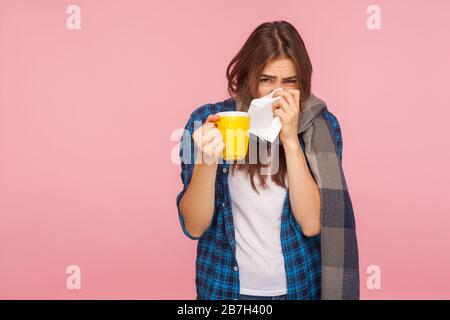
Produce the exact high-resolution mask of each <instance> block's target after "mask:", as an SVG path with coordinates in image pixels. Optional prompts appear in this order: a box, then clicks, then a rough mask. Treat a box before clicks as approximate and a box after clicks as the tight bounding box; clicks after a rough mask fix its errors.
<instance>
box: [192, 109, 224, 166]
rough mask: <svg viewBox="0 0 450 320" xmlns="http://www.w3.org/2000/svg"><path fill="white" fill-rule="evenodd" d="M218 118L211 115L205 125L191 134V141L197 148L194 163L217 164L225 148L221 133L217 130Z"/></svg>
mask: <svg viewBox="0 0 450 320" xmlns="http://www.w3.org/2000/svg"><path fill="white" fill-rule="evenodd" d="M219 118H220V117H219V116H218V115H215V114H211V115H209V116H208V118H207V119H206V121H205V123H203V125H202V126H201V127H199V128H197V129H196V130H195V131H194V133H193V134H192V139H193V140H194V143H195V145H196V146H197V148H198V151H199V152H198V153H197V158H196V163H206V164H217V160H218V158H219V157H220V156H221V154H222V151H223V149H224V148H225V143H224V139H223V136H222V133H221V132H220V131H219V129H217V126H216V123H217V122H218V121H219Z"/></svg>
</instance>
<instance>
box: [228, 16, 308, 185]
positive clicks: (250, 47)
mask: <svg viewBox="0 0 450 320" xmlns="http://www.w3.org/2000/svg"><path fill="white" fill-rule="evenodd" d="M282 57H287V58H290V59H291V60H292V61H293V63H294V65H295V66H296V69H297V75H298V79H299V81H298V82H297V83H298V85H299V87H298V89H299V90H300V95H301V101H300V105H302V102H303V101H305V100H306V99H307V98H308V97H309V95H310V93H311V75H312V65H311V61H310V59H309V55H308V52H307V51H306V47H305V44H304V42H303V40H302V38H301V37H300V34H299V33H298V32H297V30H296V29H295V28H294V26H293V25H291V24H290V23H289V22H286V21H275V22H265V23H262V24H260V25H259V26H258V27H257V28H256V29H255V30H254V31H253V32H252V33H251V34H250V36H249V37H248V39H247V41H246V42H245V43H244V45H243V47H242V48H241V50H239V52H238V53H237V54H236V56H235V57H234V58H233V59H232V60H231V62H230V63H229V65H228V67H227V71H226V75H227V79H228V92H229V94H230V95H231V96H232V97H234V98H235V101H236V106H237V105H238V104H239V105H240V106H241V111H247V110H248V107H249V105H250V102H251V100H252V99H254V98H258V86H259V78H260V76H261V73H262V72H263V70H264V67H265V66H266V64H267V63H268V62H269V61H271V60H274V59H277V58H282ZM254 143H256V146H255V145H254ZM268 146H270V143H268V142H267V143H260V140H259V138H258V139H256V140H253V139H250V146H249V148H250V149H251V150H255V151H257V158H256V159H257V163H255V164H249V161H248V158H249V156H248V154H247V157H246V158H245V163H236V164H235V165H234V166H233V172H234V170H235V169H238V170H244V171H245V172H246V173H247V175H249V176H250V181H251V184H252V187H253V189H254V190H255V191H256V192H257V193H259V192H258V190H257V188H256V185H255V182H254V176H255V175H257V176H258V178H259V181H260V183H261V185H262V186H263V187H264V188H266V187H267V182H266V178H267V177H266V175H261V173H260V172H261V171H260V169H261V168H262V167H267V164H264V163H261V160H262V159H260V157H259V148H262V147H265V148H267V147H268ZM266 150H267V149H266ZM267 154H270V149H269V150H268V152H267ZM286 172H287V167H286V157H285V154H284V150H283V148H279V167H278V171H277V173H276V174H274V175H272V180H273V181H274V182H275V183H276V184H277V185H279V186H281V187H284V188H286V189H287V187H286V184H285V182H284V179H285V176H286Z"/></svg>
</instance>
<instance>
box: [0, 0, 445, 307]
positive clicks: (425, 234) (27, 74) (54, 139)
mask: <svg viewBox="0 0 450 320" xmlns="http://www.w3.org/2000/svg"><path fill="white" fill-rule="evenodd" d="M70 4H76V5H79V6H80V7H81V30H68V29H67V28H66V19H67V17H68V14H66V8H67V6H69V5H70ZM371 4H376V5H378V6H380V8H381V22H382V28H381V30H375V31H370V30H368V29H367V27H366V19H367V17H368V14H367V13H366V8H367V7H368V6H369V5H371ZM279 19H284V20H287V21H289V22H291V23H292V24H294V26H296V27H297V29H298V30H299V32H300V33H301V35H302V37H303V38H304V40H305V43H306V45H307V48H308V50H309V53H310V56H311V59H312V62H313V66H314V74H313V91H314V92H315V94H316V95H318V96H319V97H321V98H322V99H324V100H325V101H326V102H327V103H328V105H329V108H330V110H331V111H332V112H333V113H334V114H335V115H336V116H337V117H338V119H339V121H340V123H341V126H342V132H343V137H344V160H343V163H344V168H345V171H346V178H347V181H348V185H349V190H350V194H351V196H352V200H353V204H354V209H355V214H356V219H357V227H358V236H359V246H360V258H361V259H360V265H361V293H362V298H363V299H383V298H386V299H393V298H397V299H403V298H413V299H419V298H426V299H429V298H447V299H448V298H450V274H449V270H450V256H449V254H448V252H449V245H450V232H449V225H450V215H449V212H450V201H449V199H450V198H449V196H450V194H449V193H450V192H449V187H448V181H449V180H450V173H449V170H448V169H447V164H448V163H449V162H450V151H449V142H448V136H449V134H448V128H449V126H450V125H449V122H448V121H449V117H450V111H449V108H450V103H449V99H448V93H449V83H450V81H449V80H450V76H449V75H450V62H449V57H450V43H449V41H448V37H449V32H450V1H447V0H434V1H425V0H422V1H410V0H408V1H406V0H404V1H399V0H397V1H387V0H384V1H376V2H372V1H364V0H354V1H350V0H346V1H330V0H326V1H325V0H320V1H319V0H314V1H299V0H292V1H277V2H273V1H261V0H259V1H189V2H188V1H181V0H180V1H130V0H127V1H125V0H122V1H110V0H107V1H106V0H104V1H98V0H97V1H92V0H89V1H87V0H86V1H81V0H78V1H74V2H71V1H70V2H69V1H56V0H55V1H18V0H10V1H5V0H1V1H0V298H3V299H4V298H9V299H17V298H25V299H29V298H39V299H80V298H85V299H91V298H95V299H101V298H106V299H110V298H111V299H121V298H124V299H131V298H135V299H194V298H195V285H194V279H195V268H194V267H195V255H196V242H195V241H192V240H189V239H188V238H186V237H185V236H184V235H183V233H182V231H181V228H180V225H179V221H178V216H177V210H176V206H175V197H176V195H177V194H178V192H179V191H180V190H181V180H180V176H179V174H180V168H179V165H178V164H176V163H173V162H172V160H171V152H172V150H174V148H175V150H176V151H177V150H178V149H177V141H174V139H171V134H172V132H173V131H174V130H175V129H178V128H183V127H184V125H185V123H186V121H187V118H188V116H189V114H190V113H191V112H192V110H193V109H194V108H196V107H198V106H200V105H202V104H204V103H208V102H217V101H221V100H223V99H225V98H227V93H226V81H225V68H226V66H227V64H228V62H229V61H230V60H231V58H232V57H233V55H234V54H235V53H236V52H237V51H238V50H239V48H240V47H241V46H242V44H243V43H244V41H245V40H246V38H247V37H248V35H249V34H250V32H251V31H252V30H253V29H254V28H255V27H256V26H257V25H258V24H260V23H262V22H265V21H273V20H279ZM72 264H75V265H79V266H80V267H81V272H82V276H81V283H82V289H81V290H68V289H67V288H66V278H67V276H68V275H67V274H66V267H67V266H69V265H72ZM370 265H378V266H379V267H380V268H381V272H382V273H381V289H379V290H369V289H368V288H367V287H366V279H367V277H368V275H367V274H366V269H367V267H368V266H370Z"/></svg>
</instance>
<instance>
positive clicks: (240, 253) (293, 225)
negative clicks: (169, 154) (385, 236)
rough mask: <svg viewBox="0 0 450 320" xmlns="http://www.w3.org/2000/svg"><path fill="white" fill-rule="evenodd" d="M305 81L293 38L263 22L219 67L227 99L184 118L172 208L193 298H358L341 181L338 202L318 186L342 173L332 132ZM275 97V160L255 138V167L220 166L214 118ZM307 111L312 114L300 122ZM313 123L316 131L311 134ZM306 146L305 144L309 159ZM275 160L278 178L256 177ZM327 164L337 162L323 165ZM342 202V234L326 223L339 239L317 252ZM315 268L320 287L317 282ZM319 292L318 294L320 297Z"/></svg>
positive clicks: (329, 118) (336, 133)
mask: <svg viewBox="0 0 450 320" xmlns="http://www.w3.org/2000/svg"><path fill="white" fill-rule="evenodd" d="M311 74H312V66H311V62H310V59H309V57H308V53H307V51H306V48H305V45H304V43H303V40H302V38H301V37H300V35H299V34H298V32H297V30H296V29H295V28H294V27H293V26H292V25H291V24H289V23H288V22H285V21H277V22H273V23H263V24H261V25H260V26H258V27H257V28H256V29H255V30H254V31H253V33H252V34H251V35H250V37H249V38H248V39H247V41H246V42H245V44H244V46H243V47H242V49H241V50H240V51H239V52H238V54H237V55H236V56H235V57H234V58H233V59H232V61H231V62H230V64H229V66H228V68H227V78H228V90H229V93H230V95H231V98H229V99H227V100H225V101H222V102H218V103H214V104H206V105H203V106H200V107H199V108H197V109H196V110H194V111H193V112H192V114H191V116H190V118H189V120H188V122H187V125H186V127H185V134H184V135H183V137H182V141H181V148H180V158H181V169H182V171H181V178H182V181H183V184H184V187H183V190H182V191H181V192H180V193H179V194H178V196H177V206H178V215H179V219H180V222H181V226H182V229H183V232H184V233H185V234H186V236H188V237H189V238H190V239H194V240H198V247H197V259H196V288H197V299H227V300H230V299H234V300H237V299H320V298H331V299H333V298H337V299H340V298H344V299H345V298H358V295H359V291H358V289H359V286H358V284H359V282H358V281H359V278H358V277H357V275H356V276H355V272H354V269H355V268H356V269H357V249H356V242H348V241H347V234H350V236H353V233H351V232H350V233H349V232H348V231H349V229H348V228H350V231H351V230H353V229H354V227H353V226H354V224H353V225H352V223H353V212H352V211H350V212H348V208H349V207H350V208H351V203H349V197H348V194H347V193H346V188H345V182H343V186H342V188H341V190H339V192H340V193H327V192H328V191H326V190H333V187H330V188H328V189H327V186H326V185H324V183H325V182H326V181H331V180H330V179H328V178H327V176H337V175H338V174H339V173H342V167H341V166H340V161H341V158H342V139H341V131H340V127H339V123H338V121H337V119H336V117H335V116H334V115H333V114H332V113H331V112H329V111H328V110H327V108H326V106H325V105H324V103H323V101H321V100H319V99H317V98H316V97H315V96H314V95H313V94H312V93H311ZM277 88H282V89H283V90H280V91H276V92H275V94H274V97H275V96H280V97H282V99H280V100H278V101H277V102H276V103H274V104H273V114H274V116H278V117H279V118H280V120H281V123H282V129H281V132H280V134H279V137H278V138H277V140H276V142H277V143H276V144H275V142H274V144H275V146H278V147H279V149H278V152H271V150H273V149H271V147H273V146H269V145H268V143H265V142H263V141H261V140H259V139H257V138H256V137H254V138H251V139H250V144H251V145H252V144H255V145H256V147H257V148H258V149H261V148H263V149H265V150H266V151H267V152H266V153H265V154H266V155H267V156H266V157H263V156H261V154H259V153H258V154H259V156H258V158H257V163H250V162H249V158H248V155H247V158H246V159H245V161H244V163H229V162H225V161H221V160H222V159H221V158H220V155H221V152H222V150H223V148H224V143H223V137H222V135H221V133H220V131H219V130H218V129H217V128H216V125H215V122H216V121H218V119H219V116H218V115H215V114H216V113H218V112H222V111H247V110H248V106H249V105H250V102H251V100H252V99H254V98H258V97H262V96H265V95H267V94H268V93H270V92H272V91H273V90H274V89H277ZM318 107H320V109H318ZM311 110H321V111H320V112H316V113H315V114H314V118H312V117H311V122H310V123H307V122H306V120H305V119H308V117H310V115H311V114H313V113H312V112H311ZM302 117H303V118H304V119H302ZM320 121H322V122H320ZM322 123H325V124H326V125H322V127H323V128H325V131H324V130H322V131H320V130H319V128H320V126H321V124H322ZM313 127H314V130H315V132H316V134H314V133H312V132H314V131H313ZM317 132H322V133H321V134H318V133H317ZM305 137H307V141H310V143H309V145H306V148H307V150H309V152H308V153H305V141H304V139H303V138H305ZM327 137H332V138H331V140H332V143H328V144H326V141H328V140H327ZM331 140H330V141H331ZM280 145H281V146H280ZM330 146H331V147H330ZM321 148H322V149H326V148H327V150H325V151H326V152H323V153H320V149H321ZM250 149H252V146H250ZM306 155H308V156H306ZM324 155H325V157H324ZM275 156H277V157H278V158H277V159H276V160H278V169H277V170H276V171H275V173H273V174H272V173H271V174H269V175H267V174H262V172H263V171H262V170H261V169H263V168H265V167H267V166H270V165H272V163H273V161H274V157H275ZM308 157H309V158H308ZM333 157H334V158H336V159H339V160H338V161H337V162H336V161H335V162H332V160H329V161H324V159H325V160H326V159H333ZM267 160H269V161H267ZM310 162H311V163H310ZM268 163H269V164H268ZM329 163H335V166H334V167H333V166H332V165H327V164H329ZM311 169H315V171H314V172H315V174H312V172H311ZM336 172H338V173H336ZM335 173H336V174H335ZM317 181H320V183H321V186H320V187H321V188H319V186H318V184H317ZM335 181H337V180H336V179H335ZM339 181H340V182H341V184H339V183H337V184H336V185H338V186H341V185H342V181H344V179H343V175H342V178H341V179H340V180H339ZM331 184H333V183H331ZM331 184H329V185H331ZM335 189H338V188H335ZM342 190H344V193H342ZM333 191H335V190H333ZM341 194H344V198H345V199H344V198H343V199H344V200H346V199H348V200H347V202H346V203H347V205H346V208H345V209H343V210H344V211H345V210H346V212H344V213H343V217H345V219H346V220H345V226H344V225H341V226H338V225H334V223H335V222H336V221H338V220H343V218H341V217H339V216H336V217H334V216H333V214H330V217H332V219H328V218H327V216H325V220H326V221H329V222H330V223H329V224H327V225H326V226H325V227H324V229H326V230H327V231H326V233H324V235H331V234H332V232H331V231H329V230H331V229H330V228H329V227H333V230H334V231H333V232H334V233H333V234H337V233H336V232H335V230H345V232H346V233H344V232H343V233H339V236H330V237H328V236H327V238H326V239H327V241H326V246H325V245H324V244H322V248H321V226H323V225H324V221H322V215H323V214H325V212H327V211H333V210H332V209H331V208H334V205H336V204H337V203H338V201H337V200H336V199H340V198H339V197H340V195H341ZM327 195H328V196H327ZM333 199H334V200H333ZM322 200H323V203H322ZM333 201H334V202H333ZM349 204H350V205H349ZM336 208H340V207H337V206H336ZM335 211H336V212H337V211H339V210H337V209H336V210H335ZM339 212H340V211H339ZM333 221H334V222H333ZM349 226H350V227H349ZM339 227H342V228H341V229H339ZM344 227H345V228H347V229H344ZM342 235H345V236H342ZM339 239H340V240H339ZM345 241H347V242H346V243H344V242H345ZM355 241H356V238H355ZM349 245H350V246H351V248H350V249H347V247H348V246H349ZM324 247H325V248H326V250H325V251H324ZM342 248H345V250H346V251H348V250H350V254H351V255H352V258H351V259H352V260H351V261H352V266H350V265H349V263H348V261H349V260H348V259H347V260H345V262H343V261H341V260H343V259H344V258H342V257H343V256H344V253H343V254H342V255H339V253H338V254H336V252H340V251H342V250H341V249H342ZM335 249H336V250H335ZM355 251H356V252H355ZM323 252H326V253H325V254H326V256H325V257H322V256H321V254H323ZM355 254H356V256H355ZM347 255H348V252H347ZM346 257H347V256H346ZM340 258H342V259H341V260H339V259H340ZM355 259H356V262H355V261H354V260H355ZM338 260H339V261H338ZM355 263H356V265H355ZM323 269H324V270H325V271H326V275H325V278H322V277H321V276H322V272H323V271H324V270H323ZM349 270H350V271H349ZM324 279H325V280H324ZM322 283H325V286H327V291H326V294H324V293H323V292H322V296H321V285H322ZM344 286H347V287H345V288H344ZM356 287H358V288H356ZM328 288H329V289H328Z"/></svg>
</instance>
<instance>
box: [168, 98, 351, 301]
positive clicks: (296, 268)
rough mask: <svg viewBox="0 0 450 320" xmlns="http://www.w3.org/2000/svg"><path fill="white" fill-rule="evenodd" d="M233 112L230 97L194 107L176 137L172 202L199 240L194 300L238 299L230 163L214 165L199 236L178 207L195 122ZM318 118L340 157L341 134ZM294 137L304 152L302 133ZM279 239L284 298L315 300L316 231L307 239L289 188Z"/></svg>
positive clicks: (331, 119) (333, 123) (190, 162)
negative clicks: (178, 183)
mask: <svg viewBox="0 0 450 320" xmlns="http://www.w3.org/2000/svg"><path fill="white" fill-rule="evenodd" d="M235 110H236V105H235V100H234V99H232V98H230V99H227V100H225V101H222V102H218V103H214V104H205V105H202V106H200V107H198V108H197V109H196V110H194V112H192V114H191V116H190V118H189V120H188V122H187V124H186V127H185V131H184V135H183V137H182V138H181V145H180V152H179V156H180V160H181V180H182V182H183V189H182V190H181V192H180V193H179V194H178V196H177V199H176V201H177V207H178V217H179V220H180V224H181V228H182V230H183V232H184V234H185V235H186V236H187V237H188V238H190V239H193V240H198V243H197V258H196V277H195V284H196V289H197V290H196V291H197V300H205V299H206V300H237V299H238V298H239V294H240V292H239V290H240V289H239V288H240V287H239V266H238V262H237V260H236V240H235V237H234V224H233V214H232V210H231V198H230V192H229V189H228V176H227V175H228V171H229V169H230V163H227V162H226V161H222V162H223V163H220V164H218V168H217V175H216V182H215V206H214V215H213V218H212V221H211V223H210V225H209V227H208V228H207V229H206V231H205V232H204V233H203V234H202V235H201V236H200V237H193V236H192V235H191V234H190V233H189V232H188V231H187V230H186V227H185V224H184V219H183V216H182V215H181V212H180V206H179V204H180V200H181V198H182V197H183V195H184V193H185V191H186V189H187V187H188V185H189V182H190V180H191V177H192V172H193V168H194V154H195V153H196V151H197V148H196V147H194V142H193V140H192V133H193V132H194V130H195V129H196V128H197V127H198V126H199V124H200V125H201V124H202V123H204V121H205V120H206V118H207V117H208V115H210V114H214V113H217V112H222V111H235ZM322 116H323V117H324V118H325V119H326V120H327V123H328V124H329V126H330V129H331V130H332V132H333V133H334V137H335V142H336V150H337V152H338V155H339V157H340V158H341V159H342V135H341V129H340V126H339V123H338V121H337V119H336V117H335V116H334V115H333V114H332V113H331V112H330V111H328V110H327V109H325V110H324V111H323V112H322ZM194 122H195V126H194ZM299 141H300V144H301V146H302V148H303V150H304V144H303V140H302V137H301V134H299ZM280 237H281V246H282V252H283V256H284V265H285V271H286V281H287V299H288V300H307V299H320V280H321V279H320V274H321V266H320V234H319V235H317V236H313V237H306V236H305V235H304V234H303V233H302V230H301V227H300V225H299V224H298V222H297V221H296V220H295V218H294V216H293V213H292V210H291V207H290V201H289V192H287V195H286V199H285V202H284V205H283V212H282V218H281V231H280Z"/></svg>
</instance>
